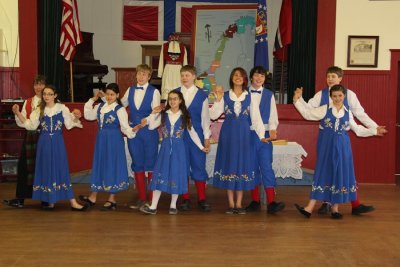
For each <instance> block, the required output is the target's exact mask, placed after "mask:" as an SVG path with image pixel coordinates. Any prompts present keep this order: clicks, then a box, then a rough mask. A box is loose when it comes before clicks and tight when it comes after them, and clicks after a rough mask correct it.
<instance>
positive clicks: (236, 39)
mask: <svg viewBox="0 0 400 267" xmlns="http://www.w3.org/2000/svg"><path fill="white" fill-rule="evenodd" d="M256 16H257V5H256V4H249V5H218V6H217V5H208V6H207V5H205V6H193V31H192V32H193V34H192V52H193V53H191V57H192V58H191V59H192V60H191V62H193V64H194V65H195V67H196V69H197V77H198V78H199V79H200V80H201V84H199V85H198V86H200V87H202V88H203V90H204V91H206V92H208V93H210V92H212V91H213V90H215V88H216V87H217V86H222V87H223V89H224V90H225V91H227V90H229V75H230V73H231V71H232V69H233V68H235V67H242V68H243V69H245V70H246V71H247V72H249V71H250V70H251V68H252V67H253V66H254V42H255V31H256ZM210 96H212V94H211V95H210ZM210 102H212V99H210Z"/></svg>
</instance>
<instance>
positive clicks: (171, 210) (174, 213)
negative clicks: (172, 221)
mask: <svg viewBox="0 0 400 267" xmlns="http://www.w3.org/2000/svg"><path fill="white" fill-rule="evenodd" d="M168 214H169V215H176V214H178V210H177V209H174V208H169V210H168Z"/></svg>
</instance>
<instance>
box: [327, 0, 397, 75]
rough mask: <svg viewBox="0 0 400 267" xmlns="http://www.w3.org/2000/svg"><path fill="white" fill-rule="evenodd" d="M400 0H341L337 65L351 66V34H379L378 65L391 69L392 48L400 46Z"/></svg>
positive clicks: (382, 68)
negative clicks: (348, 50)
mask: <svg viewBox="0 0 400 267" xmlns="http://www.w3.org/2000/svg"><path fill="white" fill-rule="evenodd" d="M399 18H400V1H369V0H351V1H349V0H337V4H336V41H335V65H338V66H341V67H342V68H344V69H371V68H348V67H347V42H348V36H349V35H374V36H379V51H378V67H377V68H374V70H377V69H379V70H389V69H390V51H389V49H399V48H400V29H399V25H400V23H399V21H400V20H399Z"/></svg>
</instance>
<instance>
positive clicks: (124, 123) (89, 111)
mask: <svg viewBox="0 0 400 267" xmlns="http://www.w3.org/2000/svg"><path fill="white" fill-rule="evenodd" d="M93 103H94V101H93V100H92V99H89V100H88V101H87V102H86V103H85V106H84V108H83V116H84V118H85V119H86V120H88V121H94V120H97V111H98V109H99V107H100V104H97V105H95V106H94V107H93ZM117 105H118V103H117V102H114V103H112V104H108V103H107V102H106V103H104V105H103V107H102V108H101V110H100V125H103V119H104V114H106V113H108V112H110V111H111V110H114V109H115V107H116V106H117ZM117 116H118V120H119V124H120V126H121V131H122V132H123V133H124V134H125V135H126V136H127V137H128V138H134V137H135V136H136V133H135V132H133V131H132V127H130V126H129V121H128V113H127V112H126V109H125V108H124V107H121V108H120V109H118V111H117Z"/></svg>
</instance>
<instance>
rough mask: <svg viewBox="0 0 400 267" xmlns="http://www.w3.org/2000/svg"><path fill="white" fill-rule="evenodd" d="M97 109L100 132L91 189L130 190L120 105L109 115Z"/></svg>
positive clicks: (97, 190)
mask: <svg viewBox="0 0 400 267" xmlns="http://www.w3.org/2000/svg"><path fill="white" fill-rule="evenodd" d="M103 106H104V103H102V104H100V105H99V108H98V109H97V121H98V127H99V130H98V132H97V136H96V145H95V149H94V158H93V166H92V176H91V185H90V189H91V191H92V192H108V193H117V192H120V191H123V190H126V189H128V187H129V180H128V171H127V162H126V156H125V143H124V139H123V136H122V133H121V130H120V121H119V119H118V114H117V111H118V110H119V109H120V108H122V107H121V106H120V105H117V106H115V108H114V109H112V110H110V111H108V112H107V113H104V114H101V112H100V111H101V108H102V107H103Z"/></svg>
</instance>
